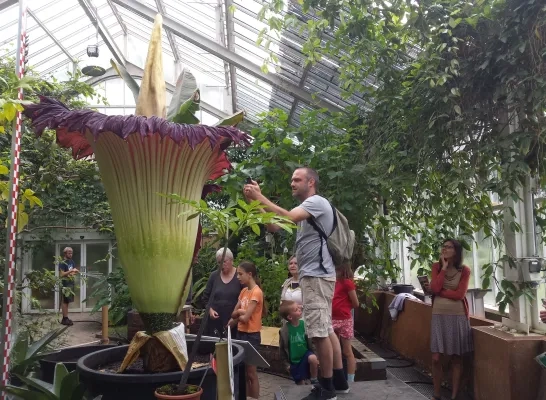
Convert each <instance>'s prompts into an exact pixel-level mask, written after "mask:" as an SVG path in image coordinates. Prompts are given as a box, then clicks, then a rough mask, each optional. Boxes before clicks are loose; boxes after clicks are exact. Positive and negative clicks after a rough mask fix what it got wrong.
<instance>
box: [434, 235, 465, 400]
mask: <svg viewBox="0 0 546 400" xmlns="http://www.w3.org/2000/svg"><path fill="white" fill-rule="evenodd" d="M462 261H463V248H462V246H461V243H459V242H458V241H457V240H453V239H448V240H445V241H444V242H443V244H442V251H441V255H440V261H439V262H437V263H434V264H433V265H432V279H431V282H430V289H431V291H432V293H433V298H432V321H431V333H430V350H431V351H432V380H433V383H434V396H433V399H434V400H440V399H441V387H442V374H443V371H442V356H444V357H450V358H451V365H452V370H453V382H452V392H451V398H452V399H455V398H457V394H458V392H459V384H460V381H461V375H462V372H463V364H462V356H463V354H465V353H469V352H472V351H473V350H474V345H473V343H472V331H471V329H470V320H469V313H468V302H467V300H466V291H467V289H468V281H469V280H470V268H468V267H467V266H466V265H463V264H462Z"/></svg>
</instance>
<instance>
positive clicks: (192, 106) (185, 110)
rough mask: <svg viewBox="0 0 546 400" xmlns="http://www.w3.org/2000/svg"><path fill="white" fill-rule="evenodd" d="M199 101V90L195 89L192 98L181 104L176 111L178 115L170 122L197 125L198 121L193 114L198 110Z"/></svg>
mask: <svg viewBox="0 0 546 400" xmlns="http://www.w3.org/2000/svg"><path fill="white" fill-rule="evenodd" d="M200 101H201V96H200V94H199V89H197V90H196V91H195V93H194V94H193V96H192V97H190V98H189V99H188V100H186V101H185V102H184V103H182V105H181V106H180V108H179V109H178V113H177V114H176V115H175V116H174V118H173V119H172V122H176V123H177V124H194V125H197V124H198V123H199V119H198V118H197V117H196V116H195V115H194V113H195V112H197V111H198V110H199V102H200Z"/></svg>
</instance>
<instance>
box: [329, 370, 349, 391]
mask: <svg viewBox="0 0 546 400" xmlns="http://www.w3.org/2000/svg"><path fill="white" fill-rule="evenodd" d="M333 380H334V388H335V389H336V393H349V390H350V389H349V383H348V382H347V379H345V374H344V373H343V370H342V369H340V370H334V379H333Z"/></svg>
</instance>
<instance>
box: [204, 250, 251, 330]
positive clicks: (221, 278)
mask: <svg viewBox="0 0 546 400" xmlns="http://www.w3.org/2000/svg"><path fill="white" fill-rule="evenodd" d="M223 253H224V249H223V248H221V249H219V250H218V251H217V252H216V261H217V262H218V263H220V261H221V260H222V254H223ZM215 285H220V287H218V288H217V289H216V293H215V294H214V300H213V301H212V304H211V305H210V309H209V321H208V323H207V326H206V330H205V335H207V336H216V337H220V336H221V335H222V333H223V332H224V330H225V329H226V326H227V323H228V322H229V320H230V318H231V313H232V312H233V309H234V308H235V306H236V305H237V302H238V301H239V294H240V293H241V290H242V289H243V285H241V283H240V282H239V280H238V279H237V268H235V267H234V266H233V253H232V252H231V250H230V249H226V255H225V257H224V262H223V264H222V265H220V268H219V269H217V270H216V271H214V272H212V273H211V274H210V277H209V280H208V282H207V287H206V288H205V290H204V292H203V302H204V304H205V306H207V305H208V303H209V299H210V296H211V294H212V289H213V288H214V286H215ZM236 335H237V326H235V327H232V328H231V337H233V338H235V337H236Z"/></svg>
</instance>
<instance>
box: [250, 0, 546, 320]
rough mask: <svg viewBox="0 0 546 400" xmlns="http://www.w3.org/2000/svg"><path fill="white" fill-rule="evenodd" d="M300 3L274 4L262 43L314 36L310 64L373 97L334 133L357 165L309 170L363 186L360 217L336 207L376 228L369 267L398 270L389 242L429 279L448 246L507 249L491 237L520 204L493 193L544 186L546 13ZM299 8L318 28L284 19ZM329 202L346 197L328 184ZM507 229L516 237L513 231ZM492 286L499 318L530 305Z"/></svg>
mask: <svg viewBox="0 0 546 400" xmlns="http://www.w3.org/2000/svg"><path fill="white" fill-rule="evenodd" d="M298 3H299V5H297V4H295V3H294V2H286V1H283V0H276V1H272V2H269V3H267V4H266V5H264V9H263V10H262V12H261V17H262V18H263V19H264V20H265V21H266V22H267V23H268V28H267V29H265V30H264V31H262V32H261V37H260V38H259V41H264V40H268V37H269V35H275V34H278V35H279V36H281V37H282V32H283V29H287V28H288V27H292V28H294V27H295V28H296V29H300V30H301V32H302V33H303V34H304V35H305V36H306V37H307V38H308V39H307V40H306V43H305V45H304V46H303V51H304V53H305V54H306V56H307V59H306V63H314V62H317V61H318V60H321V59H322V58H327V59H330V60H335V62H336V63H337V64H338V65H339V80H340V82H341V85H342V87H343V89H344V94H345V95H346V96H349V95H351V94H359V95H361V96H362V97H363V99H364V102H365V104H366V106H365V107H361V108H354V109H352V110H347V111H348V112H347V114H346V115H342V116H339V117H338V118H339V121H341V122H342V123H341V124H339V123H336V122H335V121H334V122H332V123H331V126H333V127H336V128H339V129H342V130H343V131H344V132H345V133H346V135H343V136H344V137H345V140H346V141H347V143H349V146H348V149H347V151H346V152H344V155H345V156H346V158H347V159H348V160H352V161H353V162H352V163H349V165H350V166H351V167H350V168H344V167H343V166H342V167H341V168H340V167H336V168H332V167H333V165H334V164H325V163H319V162H317V161H318V159H319V158H324V157H326V154H328V155H329V154H331V153H332V151H333V152H334V154H336V153H335V150H338V147H337V146H334V147H335V149H334V150H332V146H329V147H327V148H326V149H325V151H321V154H314V155H313V160H314V161H315V165H318V166H320V167H321V168H319V170H320V172H322V174H321V176H328V174H335V173H339V176H340V177H344V178H345V179H346V180H347V181H350V182H358V183H359V184H358V188H357V189H356V190H357V192H358V193H357V194H355V196H354V198H353V200H350V201H349V204H350V207H347V206H345V205H344V204H343V202H340V203H339V206H340V208H341V209H342V210H343V211H347V212H351V209H352V210H353V212H356V213H357V215H354V214H352V217H353V218H352V219H351V222H352V223H355V224H357V225H359V226H362V225H364V226H365V225H367V226H368V228H366V230H364V231H362V230H359V232H360V233H361V234H364V235H366V234H367V235H368V236H369V237H370V238H371V239H372V243H373V244H374V246H380V247H382V249H383V250H384V251H383V253H382V258H383V260H382V261H380V262H379V263H372V264H379V265H385V264H386V263H388V262H389V261H388V259H390V256H389V253H390V251H389V242H390V241H391V240H392V239H396V238H410V239H411V240H412V241H413V244H412V245H411V251H412V255H413V257H414V263H413V265H414V266H415V267H418V268H425V269H426V268H429V266H430V263H431V261H433V259H434V258H435V257H436V256H437V254H438V248H439V242H440V241H441V240H442V238H444V237H448V236H453V235H457V236H459V237H462V238H463V239H464V238H466V239H467V240H466V242H465V247H466V248H467V249H470V245H471V243H470V242H471V240H472V239H471V238H472V234H473V233H474V232H478V231H481V230H483V232H484V233H485V235H486V237H492V238H493V240H494V241H495V243H497V244H499V246H500V245H502V241H503V236H502V232H501V231H499V230H497V229H496V228H495V226H496V223H497V222H499V221H501V219H502V216H503V211H504V210H505V209H506V210H507V212H509V211H510V210H509V209H510V203H509V202H505V203H504V205H499V206H498V207H494V206H495V205H494V204H493V203H492V202H491V200H490V198H491V197H490V195H492V194H494V195H497V196H498V198H500V199H506V198H514V199H517V198H518V188H519V187H521V184H522V183H523V182H524V179H525V177H526V176H528V175H529V174H531V175H532V176H533V177H534V178H536V179H537V181H538V182H539V183H540V184H541V185H542V184H543V180H544V177H545V176H546V174H545V172H546V171H545V170H544V162H543V160H544V150H543V148H544V146H543V144H544V138H543V136H544V135H542V133H543V129H544V99H545V98H546V97H545V95H546V92H545V90H546V80H545V78H546V77H545V67H544V55H545V52H546V45H545V39H546V29H545V23H544V20H545V19H544V17H545V13H546V11H545V9H544V6H543V3H542V2H536V1H533V0H530V1H519V0H508V1H496V0H481V1H475V2H466V1H458V0H445V1H428V2H419V3H414V2H406V1H402V0H395V1H393V2H388V3H387V2H379V3H378V2H375V1H371V0H360V1H348V0H345V1H337V0H335V1H334V0H303V1H299V2H298ZM289 7H294V8H298V7H301V8H302V9H303V11H305V12H309V13H310V14H309V15H312V18H309V19H305V18H301V17H299V15H301V14H300V13H297V12H284V11H283V10H286V9H289ZM275 62H276V60H275V57H274V56H272V57H270V58H269V59H268V60H266V64H267V65H268V68H272V67H274V66H275ZM304 118H305V117H304ZM281 122H282V121H281ZM305 122H306V123H307V122H308V121H305ZM340 140H341V139H340ZM294 147H295V148H299V147H298V146H294ZM321 150H323V149H321ZM336 165H338V164H336ZM342 165H343V164H342ZM334 171H335V172H334ZM353 190H355V185H351V187H350V192H352V191H353ZM325 192H326V193H327V194H332V196H336V195H337V194H338V193H339V192H338V191H336V190H335V189H333V188H332V189H330V187H329V184H328V183H326V187H325ZM357 204H359V205H360V206H359V207H355V206H356V205H357ZM362 206H363V207H362ZM378 211H380V212H378ZM362 222H364V223H362ZM538 222H539V223H540V224H542V222H543V220H538ZM361 224H362V225H361ZM372 227H374V229H373V231H370V229H371V228H372ZM505 229H511V230H515V231H517V230H519V229H520V227H519V226H518V224H517V223H515V222H514V223H512V224H510V226H507V227H505ZM418 238H419V239H418ZM378 261H379V260H378ZM505 263H511V260H510V255H506V256H504V257H502V258H501V259H500V260H499V263H498V264H497V265H491V264H486V265H484V266H483V267H484V269H483V277H482V283H483V285H484V286H487V285H488V284H489V281H490V280H493V279H495V274H494V270H495V269H496V268H497V267H502V265H503V264H505ZM496 284H497V285H499V289H500V292H499V296H498V297H497V302H499V304H500V306H501V308H502V309H503V308H504V307H505V306H506V305H507V304H508V303H509V302H510V301H511V300H512V299H513V298H514V296H518V295H521V294H525V295H526V296H530V291H529V290H528V288H526V287H522V288H520V289H516V288H515V287H514V285H512V284H510V283H508V282H505V283H502V284H501V282H498V281H497V282H496Z"/></svg>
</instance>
